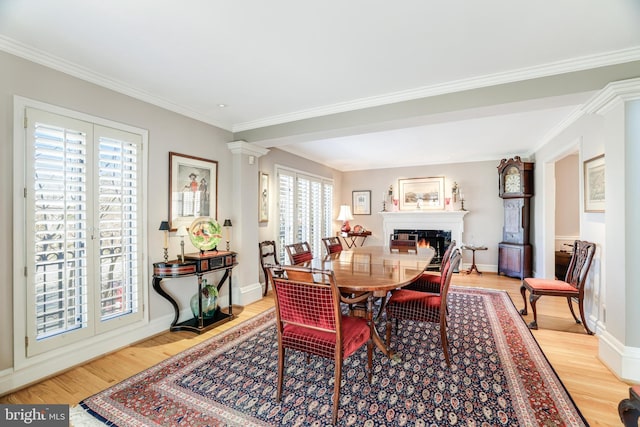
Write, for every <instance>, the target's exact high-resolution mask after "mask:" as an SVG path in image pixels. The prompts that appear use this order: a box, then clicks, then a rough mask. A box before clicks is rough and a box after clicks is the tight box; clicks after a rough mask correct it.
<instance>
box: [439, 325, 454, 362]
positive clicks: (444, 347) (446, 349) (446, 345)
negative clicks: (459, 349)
mask: <svg viewBox="0 0 640 427" xmlns="http://www.w3.org/2000/svg"><path fill="white" fill-rule="evenodd" d="M440 341H441V342H442V350H443V351H444V360H446V362H447V366H449V367H451V361H450V360H449V339H448V338H447V321H446V320H441V321H440Z"/></svg>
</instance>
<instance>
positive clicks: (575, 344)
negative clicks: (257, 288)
mask: <svg viewBox="0 0 640 427" xmlns="http://www.w3.org/2000/svg"><path fill="white" fill-rule="evenodd" d="M452 283H453V284H454V285H462V286H477V287H483V288H493V289H503V290H506V291H507V292H508V293H509V295H510V296H511V299H512V300H513V301H514V303H515V305H516V307H517V308H518V309H520V308H522V297H521V295H520V291H519V289H520V281H519V280H516V279H510V278H506V277H504V276H498V275H496V274H492V273H483V274H482V275H477V274H475V273H474V274H471V275H466V274H455V275H454V277H453V279H452ZM270 307H273V298H272V294H271V292H270V293H269V294H268V295H267V297H265V298H263V299H262V300H260V301H257V302H255V303H253V304H251V305H249V306H246V307H243V308H242V309H241V310H236V308H235V307H234V312H236V313H237V311H241V312H240V313H239V315H238V318H237V319H235V320H233V321H232V322H229V323H226V324H224V325H221V326H220V327H218V328H216V329H215V330H212V331H208V332H207V333H205V334H202V335H194V334H192V333H189V332H174V333H170V332H166V333H163V334H160V335H157V336H155V337H152V338H150V339H148V340H146V341H143V342H140V343H138V344H135V345H132V346H129V347H126V348H124V349H122V350H119V351H116V352H114V353H111V354H108V355H106V356H104V357H101V358H99V359H96V360H93V361H91V362H88V363H86V364H84V365H81V366H78V367H75V368H73V369H71V370H69V371H67V372H64V373H62V374H59V375H57V376H54V377H52V378H49V379H46V380H44V381H41V382H39V383H37V384H34V385H32V386H30V387H26V388H24V389H22V390H18V391H16V392H14V393H11V394H8V395H5V396H2V397H0V403H46V404H70V405H71V406H74V405H76V404H77V403H78V402H80V401H81V400H82V399H84V398H86V397H88V396H90V395H92V394H95V393H97V392H99V391H101V390H104V389H105V388H107V387H110V386H112V385H114V384H116V383H118V382H119V381H122V380H124V379H125V378H128V377H130V376H131V375H134V374H136V373H138V372H140V371H142V370H144V369H146V368H148V367H150V366H153V365H154V364H156V363H158V362H160V361H162V360H164V359H166V358H167V357H169V356H172V355H174V354H176V353H179V352H180V351H182V350H185V349H187V348H189V347H191V346H193V345H194V344H197V343H199V342H201V341H203V340H206V339H207V338H209V337H211V336H214V335H216V334H218V333H220V332H221V331H224V330H226V329H229V328H231V327H233V326H235V325H237V324H238V323H240V322H242V321H244V320H247V319H249V318H251V317H253V316H255V315H256V314H258V313H261V312H263V311H265V310H267V309H269V308H270ZM525 319H526V320H527V322H528V321H530V320H531V314H529V315H528V316H525ZM538 325H539V327H540V329H539V330H537V331H533V334H534V336H535V338H536V340H537V341H538V343H539V344H540V347H541V348H542V350H543V351H544V353H545V355H546V356H547V358H548V359H549V361H550V362H551V364H552V365H553V367H554V369H555V371H556V372H557V374H558V375H559V376H560V378H561V379H562V382H563V383H564V384H565V386H566V388H567V390H568V391H569V394H570V395H571V396H572V398H573V400H574V402H575V403H576V405H577V406H578V408H580V411H581V412H582V414H583V415H584V417H585V418H586V419H587V421H588V422H589V424H590V425H591V426H616V425H621V423H620V419H619V418H618V411H617V407H618V402H619V401H620V400H621V399H623V398H625V397H627V396H628V388H629V385H628V384H626V383H624V382H622V381H620V380H618V379H617V378H616V376H615V375H614V374H613V373H611V371H609V370H608V369H607V368H606V367H605V366H604V365H603V364H602V363H601V362H600V361H599V360H598V339H597V338H596V337H595V336H589V335H587V334H586V333H585V332H584V329H583V328H582V326H581V325H577V324H576V323H575V322H574V320H573V318H572V317H571V314H570V313H569V310H568V307H567V304H566V300H564V299H562V298H553V297H544V298H541V299H540V301H539V302H538Z"/></svg>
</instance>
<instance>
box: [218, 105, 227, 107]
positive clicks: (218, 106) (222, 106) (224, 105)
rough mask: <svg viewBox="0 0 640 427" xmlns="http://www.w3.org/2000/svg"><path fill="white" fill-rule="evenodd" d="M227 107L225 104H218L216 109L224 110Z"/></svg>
mask: <svg viewBox="0 0 640 427" xmlns="http://www.w3.org/2000/svg"><path fill="white" fill-rule="evenodd" d="M226 106H227V104H218V107H220V108H225V107H226Z"/></svg>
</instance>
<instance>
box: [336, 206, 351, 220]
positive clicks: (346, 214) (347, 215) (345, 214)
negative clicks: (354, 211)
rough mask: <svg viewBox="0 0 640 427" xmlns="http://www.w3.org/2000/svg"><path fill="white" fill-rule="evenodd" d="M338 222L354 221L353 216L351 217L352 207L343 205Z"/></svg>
mask: <svg viewBox="0 0 640 427" xmlns="http://www.w3.org/2000/svg"><path fill="white" fill-rule="evenodd" d="M336 219H337V220H340V221H350V220H352V219H353V215H351V206H349V205H342V206H340V213H339V214H338V218H336Z"/></svg>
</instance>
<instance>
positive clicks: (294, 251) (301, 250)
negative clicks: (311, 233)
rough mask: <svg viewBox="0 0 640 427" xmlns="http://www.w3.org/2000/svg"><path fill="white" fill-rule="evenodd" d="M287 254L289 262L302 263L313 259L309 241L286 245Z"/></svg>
mask: <svg viewBox="0 0 640 427" xmlns="http://www.w3.org/2000/svg"><path fill="white" fill-rule="evenodd" d="M285 249H286V250H287V255H288V256H289V262H290V263H291V264H294V265H295V264H300V263H303V262H306V261H311V260H312V259H313V254H312V253H311V246H309V243H307V242H299V243H292V244H290V245H286V246H285Z"/></svg>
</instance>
